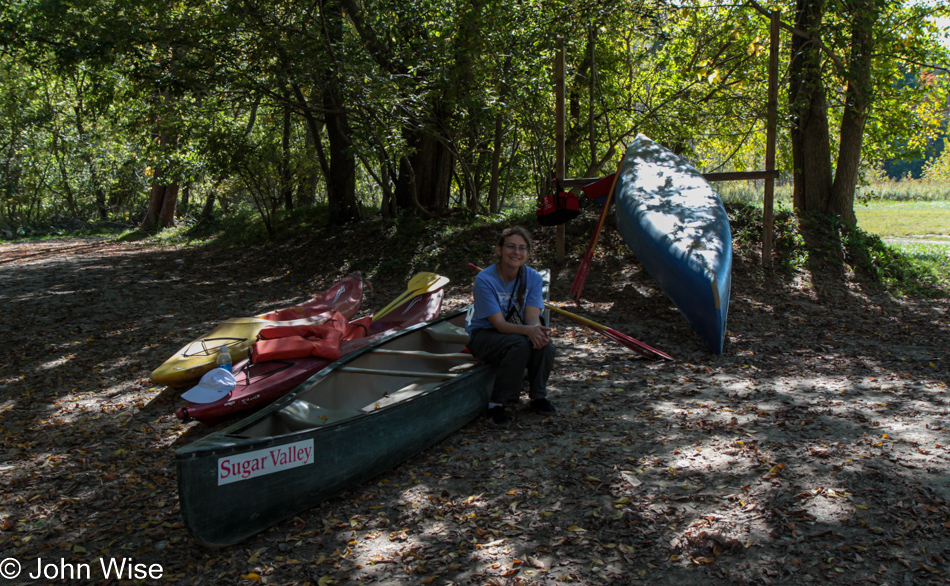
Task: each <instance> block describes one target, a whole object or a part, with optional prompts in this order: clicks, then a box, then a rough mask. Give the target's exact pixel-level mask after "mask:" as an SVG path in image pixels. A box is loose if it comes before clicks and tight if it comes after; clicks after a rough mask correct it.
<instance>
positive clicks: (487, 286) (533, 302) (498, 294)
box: [465, 265, 544, 335]
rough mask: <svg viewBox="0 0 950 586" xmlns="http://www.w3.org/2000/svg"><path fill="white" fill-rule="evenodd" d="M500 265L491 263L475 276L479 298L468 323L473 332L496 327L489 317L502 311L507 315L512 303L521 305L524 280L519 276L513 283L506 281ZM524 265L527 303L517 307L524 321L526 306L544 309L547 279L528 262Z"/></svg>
mask: <svg viewBox="0 0 950 586" xmlns="http://www.w3.org/2000/svg"><path fill="white" fill-rule="evenodd" d="M496 267H497V265H491V266H490V267H488V268H487V269H484V270H483V271H482V272H480V273H478V276H477V277H475V286H474V287H473V289H472V295H473V296H474V297H475V302H474V304H473V305H472V308H471V309H470V310H469V313H468V320H467V321H468V323H467V324H466V326H465V330H466V331H467V332H468V333H469V335H471V333H472V332H474V331H475V330H481V329H485V328H492V327H494V326H492V325H491V322H490V321H488V317H489V316H491V315H494V314H496V313H499V312H501V314H502V316H505V315H507V314H508V307H509V303H510V304H511V306H512V307H515V306H517V305H518V288H519V287H520V283H521V280H520V279H515V280H514V281H511V282H510V283H506V282H505V281H502V280H501V277H499V276H498V270H497V268H496ZM522 269H523V270H522V271H521V278H523V279H525V283H526V286H525V292H524V304H523V305H522V306H521V307H518V308H517V311H518V313H519V314H520V315H521V321H522V322H524V319H525V314H524V309H525V307H529V306H530V307H537V308H538V309H544V298H543V297H542V296H541V291H542V289H543V288H544V281H543V280H542V279H541V275H540V274H539V273H538V271H536V270H534V269H532V268H531V267H529V266H524V267H522ZM512 298H513V299H512Z"/></svg>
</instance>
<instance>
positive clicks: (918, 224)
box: [854, 201, 950, 282]
mask: <svg viewBox="0 0 950 586" xmlns="http://www.w3.org/2000/svg"><path fill="white" fill-rule="evenodd" d="M854 213H855V215H856V216H857V217H858V227H859V228H861V229H862V230H864V231H865V232H870V233H872V234H877V235H878V236H880V237H881V238H883V239H884V241H885V242H887V244H888V245H890V246H892V247H893V248H896V249H898V250H900V251H901V252H903V253H904V254H906V255H907V256H909V257H911V258H913V259H914V260H915V261H917V262H918V263H920V264H921V265H923V266H924V267H927V268H928V269H929V270H930V271H932V274H933V275H934V276H935V277H936V278H937V279H938V280H940V281H943V282H947V281H948V280H950V201H875V202H871V203H869V204H868V205H862V204H856V205H855V206H854Z"/></svg>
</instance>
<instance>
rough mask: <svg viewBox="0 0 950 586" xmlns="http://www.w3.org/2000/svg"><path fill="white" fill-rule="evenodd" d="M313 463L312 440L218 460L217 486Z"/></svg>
mask: <svg viewBox="0 0 950 586" xmlns="http://www.w3.org/2000/svg"><path fill="white" fill-rule="evenodd" d="M312 463H313V439H308V440H303V441H299V442H294V443H292V444H284V445H282V446H277V447H274V448H269V449H266V450H257V451H254V452H248V453H246V454H238V455H234V456H228V457H226V458H219V459H218V486H221V485H222V484H231V483H232V482H240V481H242V480H247V479H248V478H254V477H257V476H264V475H265V474H273V473H274V472H280V471H281V470H290V469H291V468H297V467H298V466H306V465H307V464H312Z"/></svg>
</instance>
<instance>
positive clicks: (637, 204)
mask: <svg viewBox="0 0 950 586" xmlns="http://www.w3.org/2000/svg"><path fill="white" fill-rule="evenodd" d="M615 196H616V214H617V227H618V229H619V231H620V234H621V235H622V236H623V238H624V241H625V242H626V244H627V246H628V247H629V248H630V250H632V251H633V253H634V254H635V255H636V256H637V259H638V260H639V261H640V263H641V264H642V265H643V268H644V269H646V271H647V272H648V273H650V275H651V276H652V277H653V278H654V279H655V280H656V281H657V284H659V286H660V288H661V289H662V290H663V292H664V293H666V295H667V296H668V297H669V298H670V300H671V301H672V302H673V304H674V305H676V307H677V308H678V309H679V310H680V312H681V313H682V314H683V316H684V317H685V318H686V320H687V321H688V322H689V324H690V325H691V326H692V327H693V329H694V330H695V331H696V332H697V333H698V334H699V336H700V338H701V339H702V341H703V342H704V343H705V344H706V346H707V347H708V348H709V350H710V351H712V352H713V353H715V354H722V349H723V343H724V341H725V334H726V320H727V317H728V313H729V298H730V293H731V289H732V235H731V232H730V227H729V218H728V215H727V214H726V210H725V208H724V207H723V206H722V201H720V199H719V196H718V195H717V194H716V192H715V190H714V189H713V188H712V186H711V185H709V183H708V182H707V181H706V180H705V179H704V178H703V177H702V175H701V174H700V173H699V172H698V171H697V170H696V169H695V168H693V167H692V165H690V164H689V163H688V162H687V161H686V160H684V159H682V158H680V157H678V156H677V155H675V154H673V153H672V152H670V151H668V150H667V149H665V148H663V147H662V146H660V145H658V144H657V143H655V142H653V141H651V140H650V139H648V138H646V137H645V136H643V135H640V136H638V137H637V138H636V139H635V140H634V142H633V143H632V144H631V145H630V147H629V148H628V149H627V153H626V155H625V156H624V161H623V165H622V166H621V169H620V178H619V179H618V181H617V187H616V193H615Z"/></svg>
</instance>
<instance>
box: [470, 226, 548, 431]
mask: <svg viewBox="0 0 950 586" xmlns="http://www.w3.org/2000/svg"><path fill="white" fill-rule="evenodd" d="M530 253H531V237H530V236H529V234H528V232H527V231H526V230H525V229H524V228H521V227H519V226H512V227H511V228H508V229H506V230H505V231H504V232H502V234H501V239H500V240H499V242H498V249H497V254H498V256H499V261H498V262H497V263H496V264H493V265H491V266H490V267H488V268H486V269H484V270H483V271H481V272H480V273H479V274H478V276H477V277H476V278H475V287H474V289H473V290H472V294H473V296H474V298H475V303H474V304H473V305H472V309H471V311H470V313H469V323H468V325H467V327H466V330H467V331H468V334H469V344H468V347H469V349H470V350H471V352H472V354H473V355H474V356H475V357H476V358H478V359H479V360H481V361H482V362H485V363H487V364H494V365H497V366H498V373H497V375H496V378H495V384H494V387H493V389H492V395H491V399H489V402H488V417H489V418H490V419H491V420H492V421H493V422H494V423H496V424H499V425H503V424H506V423H508V422H509V421H510V418H509V416H508V413H507V412H506V411H505V404H506V403H517V402H518V400H519V396H520V395H521V385H522V381H523V380H524V372H525V369H527V371H528V383H529V390H528V397H529V398H530V399H531V405H530V409H531V410H532V411H536V412H539V413H546V414H552V413H556V412H557V410H556V409H555V408H554V405H552V404H551V403H550V402H549V401H548V400H547V382H548V377H549V376H550V374H551V368H552V367H553V366H554V355H555V348H554V344H552V343H551V330H550V328H548V327H547V326H545V325H543V324H542V323H541V310H542V309H544V298H543V297H542V289H543V286H544V283H543V281H542V279H541V275H540V274H539V273H538V271H536V270H534V269H533V268H531V267H529V266H527V265H526V264H525V263H526V262H527V260H528V255H529V254H530Z"/></svg>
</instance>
